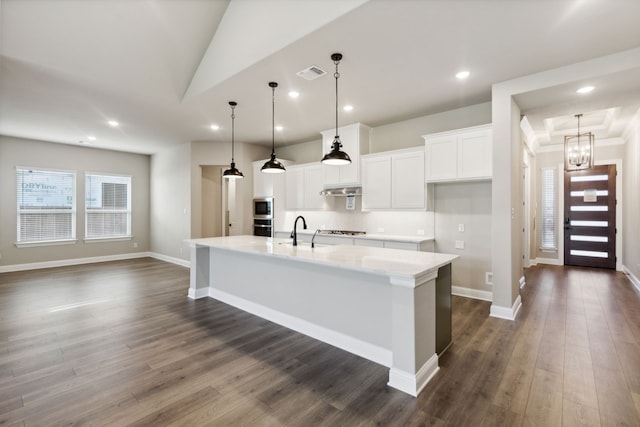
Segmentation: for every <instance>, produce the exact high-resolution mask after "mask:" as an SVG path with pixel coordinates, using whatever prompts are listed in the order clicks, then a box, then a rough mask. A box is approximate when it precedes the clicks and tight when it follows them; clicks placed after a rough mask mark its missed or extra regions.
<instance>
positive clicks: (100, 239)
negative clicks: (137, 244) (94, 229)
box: [82, 236, 133, 243]
mask: <svg viewBox="0 0 640 427" xmlns="http://www.w3.org/2000/svg"><path fill="white" fill-rule="evenodd" d="M132 239H133V236H113V237H106V236H103V237H85V238H84V239H82V240H83V241H84V242H85V243H106V242H125V241H127V240H132Z"/></svg>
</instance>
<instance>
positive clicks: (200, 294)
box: [187, 288, 209, 299]
mask: <svg viewBox="0 0 640 427" xmlns="http://www.w3.org/2000/svg"><path fill="white" fill-rule="evenodd" d="M187 296H188V297H189V298H191V299H200V298H204V297H208V296H209V288H198V289H193V288H189V293H188V294H187Z"/></svg>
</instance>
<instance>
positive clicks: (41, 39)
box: [0, 0, 640, 154]
mask: <svg viewBox="0 0 640 427" xmlns="http://www.w3.org/2000/svg"><path fill="white" fill-rule="evenodd" d="M639 16H640V1H637V0H555V1H549V0H513V1H505V0H449V1H444V0H433V1H431V0H393V1H392V0H369V1H367V0H232V1H230V2H229V1H227V0H180V1H178V0H84V1H80V0H0V37H1V39H0V54H1V56H0V60H1V62H0V134H3V135H9V136H16V137H23V138H31V139H38V140H44V141H51V142H59V143H67V144H78V143H79V142H80V141H82V142H83V143H86V144H88V145H90V146H94V147H97V148H106V149H114V150H122V151H129V152H136V153H146V154H152V153H155V152H158V151H160V150H162V149H165V148H168V147H171V146H175V145H178V144H182V143H185V142H188V141H199V140H205V141H230V138H231V129H230V127H231V118H230V114H231V112H230V108H229V106H228V102H229V101H236V102H238V106H237V108H236V121H235V127H236V130H235V136H236V141H237V142H249V143H256V144H264V145H270V144H271V114H272V110H271V89H270V88H269V86H268V82H269V81H276V82H278V83H279V86H278V88H277V89H276V94H275V105H276V107H275V122H276V124H279V125H282V126H283V130H282V131H281V132H276V137H275V139H276V145H286V144H293V143H297V142H305V141H310V140H314V139H318V138H319V132H320V131H323V130H326V129H331V128H332V127H334V126H335V80H334V79H333V72H334V64H333V63H332V61H331V59H330V55H331V54H332V53H333V52H341V53H342V54H343V55H344V58H343V60H342V62H341V63H340V69H339V71H340V79H339V85H340V93H339V94H340V96H339V101H340V104H341V105H343V104H347V103H348V104H352V105H353V106H354V109H353V111H351V112H348V113H347V112H343V111H342V110H341V111H340V114H339V118H340V123H341V124H349V123H353V122H363V123H366V124H367V125H369V126H379V125H383V124H387V123H393V122H397V121H401V120H405V119H410V118H414V117H419V116H424V115H427V114H433V113H438V112H442V111H446V110H451V109H454V108H459V107H463V106H468V105H473V104H478V103H481V102H487V101H490V100H491V85H492V84H494V83H498V82H503V81H506V80H510V79H514V78H517V77H521V76H526V75H530V74H532V73H537V72H541V71H544V70H549V69H553V68H557V67H562V66H565V65H569V64H573V63H576V62H580V61H585V60H589V59H592V58H598V57H602V56H605V55H608V54H612V53H616V52H621V51H625V50H629V49H633V48H637V47H639V46H640V25H638V17H639ZM310 65H315V66H317V67H320V68H322V69H323V70H325V71H327V74H326V75H324V76H322V77H320V78H318V79H315V80H312V81H307V80H304V79H302V78H300V77H298V76H297V75H296V72H298V71H300V70H302V69H304V68H306V67H308V66H310ZM462 69H467V70H469V71H470V72H471V75H470V77H469V78H468V79H466V80H464V81H460V80H458V79H456V78H455V77H454V75H455V73H456V72H458V71H460V70H462ZM639 76H640V70H638V69H634V70H630V71H628V72H625V73H619V74H615V75H605V76H601V77H600V78H599V79H597V81H593V82H571V83H567V84H566V85H564V86H563V87H553V88H548V89H545V90H540V91H536V92H533V93H526V94H521V95H518V96H517V97H516V102H517V103H518V104H519V105H520V107H521V109H522V111H523V113H524V114H526V115H527V118H528V120H529V123H530V125H531V127H532V129H533V132H534V133H535V135H536V137H537V138H538V139H539V141H540V143H541V144H549V143H557V142H559V141H561V138H562V137H561V135H560V134H561V133H562V132H565V131H567V130H568V129H571V127H572V126H571V123H572V121H573V120H575V119H574V118H573V115H574V114H576V113H584V114H585V116H584V118H583V122H584V125H585V126H592V127H594V129H595V128H598V129H599V130H598V132H599V134H597V135H596V137H600V138H602V137H616V136H620V134H621V132H622V131H623V129H624V125H625V123H628V121H629V120H630V117H632V115H633V114H635V113H636V112H637V111H638V109H639V108H640V78H639ZM582 84H592V85H594V86H596V89H595V90H594V91H593V92H592V93H591V94H588V95H578V94H576V93H575V90H576V89H577V88H578V85H582ZM290 90H296V91H298V92H299V93H300V96H299V97H298V98H297V99H292V98H290V97H289V96H288V95H287V93H288V92H289V91H290ZM108 120H117V121H118V122H119V123H120V125H119V126H118V127H117V128H114V127H110V126H109V125H108V124H107V121H108ZM598 120H600V121H602V123H605V124H602V123H600V124H596V122H597V121H598ZM214 123H215V124H218V125H219V126H220V129H219V130H217V131H213V130H212V129H210V125H211V124H214ZM589 123H591V124H589ZM581 125H582V123H581ZM560 129H562V130H560ZM90 135H91V136H95V138H96V139H95V141H89V140H88V137H89V136H90Z"/></svg>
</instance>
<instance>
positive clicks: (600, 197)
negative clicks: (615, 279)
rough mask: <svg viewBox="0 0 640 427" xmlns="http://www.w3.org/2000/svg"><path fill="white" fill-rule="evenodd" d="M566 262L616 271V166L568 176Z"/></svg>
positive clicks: (565, 227)
mask: <svg viewBox="0 0 640 427" xmlns="http://www.w3.org/2000/svg"><path fill="white" fill-rule="evenodd" d="M564 263H565V265H578V266H583V267H600V268H613V269H615V268H616V166H615V165H603V166H595V167H593V168H591V169H584V170H578V171H570V172H565V173H564Z"/></svg>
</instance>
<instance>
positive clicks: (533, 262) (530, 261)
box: [527, 258, 538, 267]
mask: <svg viewBox="0 0 640 427" xmlns="http://www.w3.org/2000/svg"><path fill="white" fill-rule="evenodd" d="M536 265H538V258H534V259H530V260H529V265H528V266H527V267H535V266H536Z"/></svg>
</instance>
